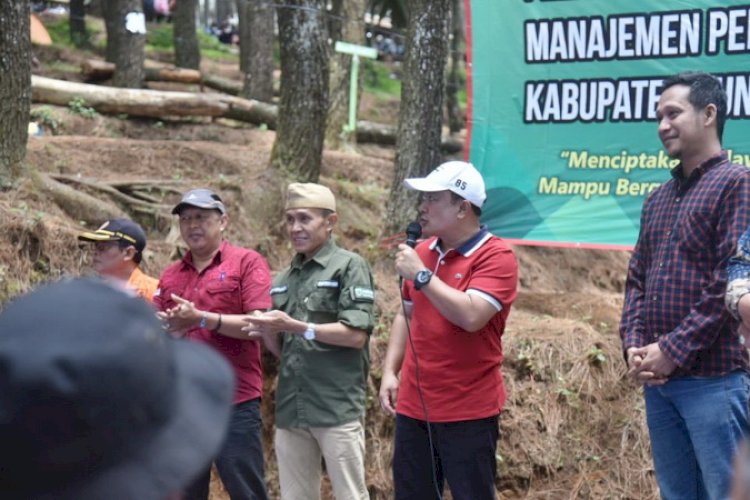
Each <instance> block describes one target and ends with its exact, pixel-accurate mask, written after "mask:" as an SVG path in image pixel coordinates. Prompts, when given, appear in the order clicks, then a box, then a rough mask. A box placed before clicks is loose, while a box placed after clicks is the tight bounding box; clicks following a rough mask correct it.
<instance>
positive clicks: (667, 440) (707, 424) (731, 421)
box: [644, 371, 750, 500]
mask: <svg viewBox="0 0 750 500" xmlns="http://www.w3.org/2000/svg"><path fill="white" fill-rule="evenodd" d="M749 393H750V377H748V375H747V374H746V373H745V372H740V371H735V372H732V373H729V374H727V375H724V376H721V377H684V378H677V379H674V380H670V381H669V382H667V383H666V384H664V385H661V386H653V387H649V386H646V387H645V389H644V395H645V397H646V421H647V422H648V430H649V434H650V436H651V448H652V453H653V456H654V468H655V469H656V481H657V483H658V484H659V490H660V491H661V497H662V498H663V499H664V500H672V499H675V500H677V499H679V500H691V499H712V500H723V499H725V498H727V495H728V494H729V486H730V483H731V479H732V459H733V457H734V454H735V451H736V450H737V447H738V445H739V443H740V442H741V441H742V439H743V438H744V437H745V436H747V435H748V431H750V426H749V424H748V394H749Z"/></svg>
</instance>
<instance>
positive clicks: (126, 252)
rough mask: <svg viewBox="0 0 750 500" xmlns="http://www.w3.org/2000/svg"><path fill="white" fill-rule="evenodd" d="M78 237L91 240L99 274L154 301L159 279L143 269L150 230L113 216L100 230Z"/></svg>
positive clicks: (94, 262) (81, 239)
mask: <svg viewBox="0 0 750 500" xmlns="http://www.w3.org/2000/svg"><path fill="white" fill-rule="evenodd" d="M78 239H79V240H80V241H86V242H89V243H91V245H90V246H91V250H92V257H91V260H92V262H91V264H92V266H93V268H94V271H96V273H97V274H98V275H99V276H101V277H102V278H105V279H111V280H114V282H115V283H118V284H121V285H124V286H126V287H127V288H128V289H130V290H132V291H134V292H135V293H136V294H137V295H138V296H139V297H142V298H143V299H145V300H147V301H149V302H150V301H151V299H152V298H153V296H154V292H155V291H156V288H157V284H158V283H159V280H157V279H156V278H152V277H151V276H149V275H147V274H145V273H144V272H143V271H141V268H140V264H141V261H142V260H143V251H144V250H145V248H146V233H145V232H144V231H143V228H141V226H139V225H138V224H136V223H135V222H133V221H132V220H130V219H124V218H120V219H111V220H108V221H107V222H105V223H104V224H102V225H101V227H100V228H99V229H97V230H96V231H87V232H83V233H81V234H79V235H78Z"/></svg>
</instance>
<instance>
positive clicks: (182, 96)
mask: <svg viewBox="0 0 750 500" xmlns="http://www.w3.org/2000/svg"><path fill="white" fill-rule="evenodd" d="M31 91H32V100H33V101H34V102H43V103H48V104H56V105H58V106H67V105H68V103H70V102H71V101H72V100H74V99H75V98H80V99H83V100H84V101H85V105H86V106H89V107H92V108H94V109H95V110H96V111H98V112H100V113H112V114H123V113H124V114H127V115H130V116H144V117H150V118H164V117H167V116H209V117H223V118H231V119H233V120H238V121H243V122H248V123H252V124H254V125H265V126H267V127H268V128H269V129H271V130H275V129H276V120H277V116H278V107H277V106H276V105H275V104H269V103H265V102H260V101H255V100H251V99H242V98H241V97H235V96H231V95H226V94H219V93H206V94H200V93H192V92H170V91H160V90H144V89H123V88H115V87H102V86H99V85H90V84H86V83H76V82H66V81H62V80H55V79H52V78H45V77H41V76H36V75H32V77H31ZM396 132H397V129H396V127H394V126H390V125H383V124H378V123H373V122H368V121H365V120H360V121H358V122H357V142H360V143H376V144H383V145H395V144H396ZM441 149H442V150H443V151H444V152H446V153H449V154H452V153H457V152H459V151H461V150H462V149H463V144H462V142H461V141H460V140H458V139H455V138H453V137H445V138H443V139H442V142H441Z"/></svg>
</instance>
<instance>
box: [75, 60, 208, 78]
mask: <svg viewBox="0 0 750 500" xmlns="http://www.w3.org/2000/svg"><path fill="white" fill-rule="evenodd" d="M143 70H144V78H145V79H146V80H148V81H156V82H178V83H195V84H198V83H201V73H200V71H198V70H195V69H186V68H175V67H169V66H150V65H149V66H145V67H144V68H143ZM81 73H82V74H83V76H85V77H86V79H87V80H89V81H99V80H107V79H109V78H112V75H113V74H114V73H115V65H114V64H113V63H110V62H107V61H100V60H98V59H87V60H85V61H83V62H82V63H81Z"/></svg>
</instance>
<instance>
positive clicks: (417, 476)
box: [393, 415, 500, 500]
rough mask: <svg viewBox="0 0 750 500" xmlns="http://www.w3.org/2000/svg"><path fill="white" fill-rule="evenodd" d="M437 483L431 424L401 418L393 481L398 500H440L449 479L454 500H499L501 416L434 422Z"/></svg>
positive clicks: (397, 429)
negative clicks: (429, 431) (439, 494)
mask: <svg viewBox="0 0 750 500" xmlns="http://www.w3.org/2000/svg"><path fill="white" fill-rule="evenodd" d="M430 428H431V430H432V445H433V448H432V455H433V457H434V462H435V470H434V479H433V470H432V461H431V460H430V448H429V441H428V438H427V425H426V423H425V422H424V421H422V420H415V419H413V418H409V417H406V416H404V415H396V446H395V451H394V455H393V483H394V487H395V490H396V496H395V498H396V500H432V499H434V498H437V495H436V493H435V481H437V488H438V489H439V490H440V493H441V495H442V492H443V483H444V481H448V486H449V487H450V490H451V494H452V495H453V498H454V500H485V499H487V500H489V499H494V498H495V475H496V474H495V473H496V463H495V451H496V448H497V440H498V437H499V435H500V431H499V429H498V415H495V416H493V417H488V418H483V419H479V420H464V421H461V422H445V423H434V422H433V423H431V424H430Z"/></svg>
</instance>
